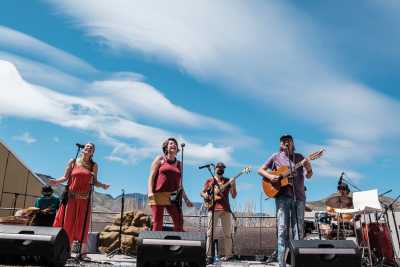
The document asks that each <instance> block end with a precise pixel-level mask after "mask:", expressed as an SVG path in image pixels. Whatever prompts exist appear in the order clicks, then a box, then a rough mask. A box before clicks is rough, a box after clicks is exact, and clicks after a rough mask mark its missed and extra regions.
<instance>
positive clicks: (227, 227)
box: [200, 162, 237, 260]
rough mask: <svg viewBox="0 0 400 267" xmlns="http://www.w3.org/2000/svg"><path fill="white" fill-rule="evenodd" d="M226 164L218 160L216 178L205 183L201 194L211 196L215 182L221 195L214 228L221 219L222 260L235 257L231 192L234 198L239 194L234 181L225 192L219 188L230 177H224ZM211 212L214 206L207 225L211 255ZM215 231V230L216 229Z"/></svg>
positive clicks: (216, 203) (215, 205)
mask: <svg viewBox="0 0 400 267" xmlns="http://www.w3.org/2000/svg"><path fill="white" fill-rule="evenodd" d="M225 168H226V166H225V164H224V163H222V162H218V163H217V164H216V165H215V174H216V175H215V178H213V177H210V178H208V179H207V181H206V182H205V183H204V188H203V191H202V192H201V193H200V195H201V196H202V197H203V198H205V199H207V198H209V195H210V194H209V193H210V190H212V189H211V188H212V187H213V184H214V183H215V188H216V193H217V194H218V195H219V196H220V197H221V198H220V199H217V200H216V201H215V202H214V203H215V204H214V229H216V228H215V227H216V226H217V224H218V221H219V220H220V221H221V225H222V230H223V232H224V240H223V250H224V257H223V258H222V260H230V259H232V257H233V251H232V214H231V212H232V211H231V207H230V205H229V193H230V194H231V196H232V198H235V197H236V195H237V191H236V184H235V182H232V183H231V184H230V185H229V186H228V187H227V188H226V189H225V190H224V191H223V192H219V188H221V186H223V185H224V184H226V183H227V182H228V181H229V179H228V178H225V177H224V171H225ZM211 213H212V207H211V208H210V209H209V211H208V227H207V256H208V257H210V255H211V229H212V227H213V226H212V222H211ZM214 233H215V230H214Z"/></svg>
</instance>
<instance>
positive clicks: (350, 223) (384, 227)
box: [305, 195, 399, 266]
mask: <svg viewBox="0 0 400 267" xmlns="http://www.w3.org/2000/svg"><path fill="white" fill-rule="evenodd" d="M325 204H326V206H327V208H326V211H319V212H315V213H314V227H313V229H314V231H313V232H311V231H305V232H306V233H307V232H308V233H310V235H308V236H307V237H306V238H307V239H322V240H353V241H354V242H356V243H357V244H358V245H359V247H360V249H362V252H363V253H362V255H363V261H364V265H365V266H399V265H398V263H397V262H396V259H395V258H396V257H395V250H394V245H393V244H394V243H393V242H396V241H394V240H393V239H392V236H391V231H390V230H391V229H390V226H389V223H388V214H387V212H386V211H385V212H382V211H380V212H378V211H374V212H372V211H370V212H367V213H365V212H364V213H360V212H354V211H353V212H348V213H347V212H343V211H346V210H348V211H350V208H353V198H352V197H351V196H346V195H338V196H332V197H330V198H328V199H327V200H326V202H325ZM385 213H386V214H385ZM363 215H364V216H363ZM366 215H367V216H366ZM371 215H372V217H371Z"/></svg>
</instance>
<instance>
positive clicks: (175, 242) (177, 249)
mask: <svg viewBox="0 0 400 267" xmlns="http://www.w3.org/2000/svg"><path fill="white" fill-rule="evenodd" d="M136 249H137V259H136V260H137V262H136V266H137V267H149V266H169V265H171V266H172V265H173V264H175V263H181V262H184V263H186V265H188V266H191V267H205V266H206V235H205V233H201V232H164V231H154V232H152V231H145V232H141V233H140V234H139V238H138V242H137V247H136Z"/></svg>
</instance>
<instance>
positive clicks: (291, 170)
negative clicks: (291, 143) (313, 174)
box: [286, 146, 300, 240]
mask: <svg viewBox="0 0 400 267" xmlns="http://www.w3.org/2000/svg"><path fill="white" fill-rule="evenodd" d="M286 151H287V154H288V158H289V177H291V178H292V179H293V182H292V191H293V196H292V199H293V202H294V204H295V207H294V215H295V217H296V228H297V237H298V239H299V240H300V228H299V218H298V216H297V205H296V204H297V203H296V202H297V197H296V182H295V180H294V173H293V169H292V161H291V160H290V153H289V147H287V146H286ZM295 156H296V153H295V152H294V151H293V156H292V157H293V162H294V161H295V160H296V157H295ZM291 216H292V214H291ZM292 227H293V226H292ZM292 238H295V237H292Z"/></svg>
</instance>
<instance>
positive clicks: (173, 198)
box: [147, 189, 182, 206]
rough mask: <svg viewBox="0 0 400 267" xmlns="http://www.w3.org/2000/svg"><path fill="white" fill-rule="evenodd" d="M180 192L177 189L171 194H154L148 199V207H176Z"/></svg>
mask: <svg viewBox="0 0 400 267" xmlns="http://www.w3.org/2000/svg"><path fill="white" fill-rule="evenodd" d="M181 196H182V190H181V189H178V190H176V191H173V192H154V194H153V195H152V196H151V197H149V198H148V200H147V204H148V205H150V206H151V205H160V206H169V205H172V204H173V205H178V204H177V199H179V198H181Z"/></svg>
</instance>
